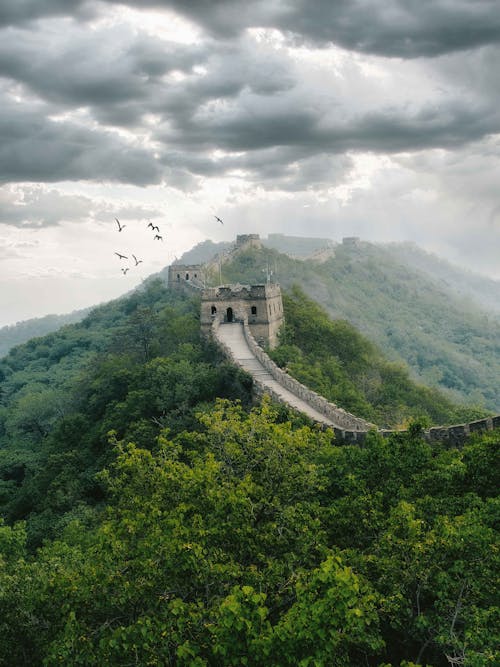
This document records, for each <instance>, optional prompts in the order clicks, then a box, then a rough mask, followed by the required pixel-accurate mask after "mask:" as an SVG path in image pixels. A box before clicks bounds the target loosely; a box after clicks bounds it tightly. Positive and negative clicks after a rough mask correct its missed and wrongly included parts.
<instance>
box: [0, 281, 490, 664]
mask: <svg viewBox="0 0 500 667" xmlns="http://www.w3.org/2000/svg"><path fill="white" fill-rule="evenodd" d="M285 314H286V316H287V327H286V329H285V330H284V331H283V333H282V337H281V345H280V346H279V347H278V349H277V350H276V353H275V354H276V355H277V360H278V361H279V362H280V363H283V364H287V366H288V365H289V366H291V368H290V369H289V370H290V371H293V372H295V373H296V374H297V376H301V373H306V372H307V373H309V376H310V377H309V379H310V381H311V383H312V384H314V383H317V386H321V388H322V389H324V390H325V391H330V393H332V394H334V397H335V398H336V399H338V402H339V403H340V402H341V401H351V402H352V405H355V406H357V407H359V408H360V409H364V410H366V411H367V412H368V413H370V414H374V415H379V414H380V415H385V416H386V417H387V418H388V419H396V420H399V419H407V418H408V416H411V415H410V412H409V410H408V407H409V406H410V405H411V402H412V401H415V402H416V403H415V404H416V405H417V408H416V410H417V411H416V413H415V414H414V415H413V416H416V417H417V418H418V419H417V420H416V421H413V422H411V423H410V428H409V431H408V432H407V433H405V434H401V435H398V436H394V437H393V438H391V439H389V440H388V439H383V438H381V437H380V436H379V435H377V434H376V433H372V434H370V436H369V438H368V440H367V442H366V444H365V445H364V446H363V447H358V446H345V445H343V444H342V443H337V442H336V441H335V438H334V435H333V433H332V432H331V431H329V430H327V431H322V430H321V429H319V428H318V427H316V426H315V425H314V424H312V423H310V422H309V421H308V420H307V419H306V418H303V417H300V416H298V415H296V414H294V413H292V412H290V411H288V410H287V409H285V408H283V406H276V405H273V404H271V403H270V402H269V401H268V400H264V401H263V402H262V403H260V404H258V405H255V404H254V403H253V400H252V395H251V378H250V377H249V376H247V375H246V374H245V373H243V372H241V371H239V370H237V369H236V368H235V367H233V366H232V365H231V364H228V363H227V362H225V361H224V359H223V358H222V357H221V355H220V353H219V351H218V349H217V348H216V347H215V346H214V345H212V344H211V343H210V342H204V341H201V340H200V338H199V302H197V300H196V299H194V298H188V297H186V296H182V295H176V294H173V293H172V292H168V291H167V290H166V289H165V288H164V286H163V285H162V284H161V283H160V282H158V281H157V282H151V283H150V284H149V285H148V286H147V287H146V289H145V290H144V291H143V292H141V293H137V294H133V295H131V296H128V297H126V298H123V299H120V300H117V301H115V302H113V303H111V304H108V305H107V306H102V307H99V308H97V309H95V310H94V311H93V312H91V313H90V314H89V315H88V316H87V317H86V318H85V319H84V320H83V321H82V322H81V323H79V324H74V325H69V326H66V327H63V329H61V330H60V331H59V332H57V333H52V334H49V335H48V336H45V337H42V338H39V339H36V340H33V341H30V342H28V343H26V344H24V345H21V346H18V347H17V348H14V350H12V351H11V353H10V354H9V355H8V356H7V357H6V358H5V359H3V360H2V361H1V363H0V381H1V395H0V401H1V407H0V484H1V486H0V506H1V510H2V515H3V520H4V522H3V524H2V525H0V664H2V665H6V666H7V665H9V666H10V665H26V666H27V665H29V666H30V667H31V666H32V665H55V664H62V665H88V666H91V665H158V666H160V665H195V666H196V665H199V666H202V665H214V666H221V665H228V666H234V665H255V666H259V665H262V666H263V665H266V666H267V665H270V666H276V667H278V666H284V667H286V666H287V665H290V666H292V665H293V666H295V665H302V666H304V667H306V666H308V665H311V666H312V665H322V666H324V667H327V666H330V665H332V666H335V665H337V666H339V667H341V666H342V667H343V666H347V665H352V666H354V667H358V666H359V667H362V666H363V667H364V666H365V665H370V666H379V667H382V666H385V667H387V666H389V665H391V666H392V667H396V666H400V667H403V666H406V667H409V666H410V665H412V664H413V665H417V664H418V665H422V666H424V665H428V666H432V667H444V666H445V665H457V664H461V665H466V666H471V667H486V666H490V665H491V666H493V665H495V664H497V663H498V661H499V659H500V653H498V649H497V647H498V646H499V645H500V642H499V639H500V637H499V636H498V633H497V631H496V630H495V628H498V607H497V606H496V598H495V585H494V584H495V581H496V577H498V571H499V567H498V566H499V563H498V549H497V547H496V546H495V545H498V532H497V531H496V524H495V522H496V521H497V519H498V495H497V494H498V491H497V489H498V483H499V479H498V470H499V466H498V443H499V440H500V434H499V433H498V432H493V433H489V434H487V435H483V436H480V437H479V436H476V437H474V438H472V439H471V440H470V441H469V442H468V443H467V445H466V446H465V447H463V448H462V449H449V448H445V447H444V446H442V445H440V444H439V443H436V444H433V445H431V444H428V443H426V442H425V441H424V439H423V438H422V437H421V430H420V429H421V426H422V424H423V423H424V422H425V420H426V419H427V420H430V419H433V418H434V416H435V413H433V412H432V410H437V411H440V410H442V411H444V412H446V411H448V414H452V413H454V414H455V415H457V414H458V413H457V412H456V411H458V410H459V408H457V407H456V406H454V405H453V404H451V403H450V402H449V401H447V400H446V399H444V398H443V397H441V396H439V394H438V393H437V392H431V390H423V389H422V388H419V387H417V386H415V385H414V384H413V383H412V382H411V381H410V380H409V378H408V376H407V374H406V375H405V373H406V371H404V369H401V368H395V367H393V365H392V364H390V363H389V362H387V361H386V360H384V359H383V357H382V355H381V353H380V352H378V351H377V350H376V348H374V347H373V345H372V344H371V343H369V342H368V341H367V340H365V339H364V338H363V337H362V336H361V335H360V334H357V333H356V332H355V331H354V330H353V329H352V327H350V325H348V324H347V323H346V322H335V321H331V320H329V319H328V318H327V317H326V315H325V313H324V312H322V311H321V310H320V309H318V307H317V306H316V304H314V303H312V302H311V301H309V300H308V299H307V298H305V297H304V295H302V294H301V293H300V292H299V291H297V290H295V291H291V292H290V293H289V294H288V296H287V297H286V299H285ZM316 356H318V358H320V359H321V364H320V366H322V367H323V366H325V370H324V372H323V373H320V372H319V370H318V368H314V364H313V363H312V362H313V359H314V358H315V357H316ZM294 364H295V365H294ZM362 377H364V378H365V385H366V391H365V390H363V392H362V393H359V394H356V393H353V392H354V385H355V384H357V382H358V380H359V378H362ZM353 378H355V379H356V382H354V380H353ZM370 383H371V384H370ZM337 385H338V387H337ZM339 387H340V388H339ZM391 387H392V390H391ZM428 391H429V392H431V393H429V394H428V393H426V392H428ZM431 408H432V410H431ZM454 411H455V412H454Z"/></svg>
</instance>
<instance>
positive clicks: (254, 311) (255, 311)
mask: <svg viewBox="0 0 500 667" xmlns="http://www.w3.org/2000/svg"><path fill="white" fill-rule="evenodd" d="M252 315H257V306H252Z"/></svg>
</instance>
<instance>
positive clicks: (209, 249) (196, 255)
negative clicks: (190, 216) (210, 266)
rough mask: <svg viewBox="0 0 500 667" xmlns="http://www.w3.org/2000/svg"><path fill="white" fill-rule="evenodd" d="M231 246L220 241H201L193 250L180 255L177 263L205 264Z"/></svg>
mask: <svg viewBox="0 0 500 667" xmlns="http://www.w3.org/2000/svg"><path fill="white" fill-rule="evenodd" d="M232 245H233V244H232V243H225V242H224V241H221V242H220V243H214V242H213V241H202V242H201V243H198V244H196V245H195V246H194V247H193V248H191V250H188V251H187V252H185V253H184V254H183V255H181V257H180V259H179V260H178V263H179V264H205V262H209V261H210V260H211V259H213V258H214V257H215V256H216V255H218V254H219V253H221V252H224V251H225V250H228V249H229V248H230V247H231V246H232Z"/></svg>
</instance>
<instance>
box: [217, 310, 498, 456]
mask: <svg viewBox="0 0 500 667" xmlns="http://www.w3.org/2000/svg"><path fill="white" fill-rule="evenodd" d="M219 326H220V320H219V318H218V317H217V318H215V319H214V320H213V322H212V326H211V332H212V336H213V337H214V339H215V340H217V342H218V344H219V345H220V347H221V349H222V350H223V352H224V354H225V355H226V356H227V358H228V359H229V360H230V361H232V362H233V363H235V364H238V362H237V360H236V359H235V358H234V357H233V354H232V352H231V350H230V349H229V348H228V347H227V346H226V345H225V344H224V343H222V342H221V341H220V339H219V338H218V336H217V330H218V328H219ZM243 329H244V334H245V339H246V341H247V343H248V346H249V348H250V350H251V351H252V354H253V355H254V356H255V358H256V359H258V360H259V361H260V363H261V364H262V365H263V366H264V368H265V369H266V370H267V371H268V372H269V374H270V375H271V376H272V377H273V379H274V380H276V381H277V382H278V383H279V384H280V385H281V386H282V387H285V388H286V389H288V390H289V391H291V392H292V393H293V394H295V395H296V396H298V397H299V398H301V399H302V400H304V401H306V402H307V403H308V404H309V405H310V406H311V407H313V408H314V409H315V410H317V411H318V412H320V413H321V414H323V415H324V416H325V417H326V418H327V419H330V420H331V421H334V422H335V423H337V424H339V426H340V427H341V428H336V427H334V428H333V429H332V430H333V431H334V432H335V437H336V438H337V439H338V440H342V441H343V442H346V443H348V444H351V443H357V444H362V443H363V442H364V440H365V438H366V435H367V434H368V432H369V431H372V430H376V431H378V433H380V434H381V435H382V436H384V437H389V436H391V435H395V434H397V433H404V431H403V430H399V431H397V430H390V429H377V427H376V426H375V425H374V424H371V423H370V422H367V421H366V420H364V419H361V418H360V417H356V416H355V415H352V414H350V413H349V412H347V411H346V410H343V409H342V408H339V407H338V406H337V405H335V404H333V403H330V402H329V401H327V400H326V399H325V398H323V396H320V395H319V394H317V393H316V392H314V391H312V390H311V389H309V388H308V387H305V386H304V385H303V384H301V383H300V382H298V381H297V380H296V379H295V378H292V377H291V376H290V375H288V373H285V371H283V370H282V369H281V368H279V367H278V366H277V365H276V364H275V363H274V361H273V360H272V359H271V358H270V357H269V356H268V355H267V354H266V352H265V351H264V350H263V349H262V348H261V347H260V346H259V345H258V344H257V341H256V340H255V338H254V337H253V335H252V332H251V331H250V327H249V325H248V322H247V321H246V319H244V320H243ZM253 382H254V391H255V393H256V394H257V395H258V396H262V395H264V394H268V395H269V396H270V397H271V398H272V399H273V400H275V401H277V402H282V400H283V399H282V398H281V397H280V396H279V395H278V394H276V393H275V392H273V391H272V390H270V389H269V387H267V386H266V385H265V384H264V383H262V382H259V379H258V378H256V377H254V379H253ZM325 427H327V425H326V424H325ZM328 428H330V427H328ZM493 429H500V415H499V416H495V417H486V418H485V419H478V420H476V421H473V422H470V423H468V424H455V425H452V426H434V427H432V428H430V429H427V430H425V431H424V432H423V436H424V438H425V439H426V440H427V441H428V442H437V441H443V442H445V443H448V444H449V445H450V446H452V447H455V446H460V445H463V444H464V442H465V441H466V440H467V439H468V438H469V437H470V436H471V435H472V434H474V433H481V432H486V431H492V430H493Z"/></svg>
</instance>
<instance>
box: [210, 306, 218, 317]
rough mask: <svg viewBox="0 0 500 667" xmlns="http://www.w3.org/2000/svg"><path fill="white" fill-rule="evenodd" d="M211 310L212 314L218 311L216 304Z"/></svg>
mask: <svg viewBox="0 0 500 667" xmlns="http://www.w3.org/2000/svg"><path fill="white" fill-rule="evenodd" d="M211 312H212V315H215V313H216V312H217V308H216V307H215V306H212V308H211Z"/></svg>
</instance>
